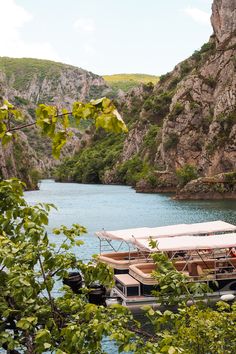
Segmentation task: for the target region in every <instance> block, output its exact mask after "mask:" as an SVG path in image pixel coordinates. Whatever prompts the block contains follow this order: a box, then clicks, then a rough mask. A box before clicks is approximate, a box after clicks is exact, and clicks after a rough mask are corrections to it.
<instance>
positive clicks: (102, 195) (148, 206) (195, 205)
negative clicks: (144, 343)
mask: <svg viewBox="0 0 236 354" xmlns="http://www.w3.org/2000/svg"><path fill="white" fill-rule="evenodd" d="M25 198H26V200H27V201H28V202H29V203H30V204H36V203H39V202H45V203H53V204H55V205H56V206H57V208H58V209H57V210H52V211H51V212H50V222H49V227H48V232H49V234H51V230H52V228H54V227H58V226H59V225H61V224H63V225H66V226H70V225H72V224H73V223H79V224H81V225H83V226H85V227H86V228H87V230H88V234H86V235H84V236H82V239H83V240H84V242H85V243H84V245H83V246H81V247H79V248H75V249H74V252H75V253H76V255H77V256H78V257H79V258H80V259H83V260H85V261H86V260H89V259H90V258H91V257H92V255H93V254H97V253H99V242H98V240H97V238H96V237H95V236H94V233H95V231H99V230H102V229H103V228H104V229H105V230H118V229H126V228H134V227H144V226H146V227H155V226H164V225H173V224H178V223H181V224H182V223H195V222H204V221H213V220H223V221H227V222H230V223H233V224H236V202H235V201H230V200H228V201H176V200H172V199H171V196H170V195H167V194H140V193H136V192H135V190H133V189H132V188H130V187H127V186H112V185H109V186H106V185H91V184H90V185H89V184H76V183H55V182H54V181H52V180H43V181H42V182H41V183H40V190H38V191H31V192H26V193H25ZM51 238H53V242H55V243H60V241H61V239H60V237H58V236H53V235H51ZM105 347H106V348H104V349H105V350H106V351H107V353H109V354H115V353H117V351H116V349H115V348H114V347H113V345H112V344H110V343H107V344H105Z"/></svg>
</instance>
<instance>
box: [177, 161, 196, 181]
mask: <svg viewBox="0 0 236 354" xmlns="http://www.w3.org/2000/svg"><path fill="white" fill-rule="evenodd" d="M176 176H177V179H178V181H179V184H180V185H181V186H184V185H185V184H187V183H188V182H190V181H191V180H192V179H196V178H197V177H198V173H197V169H196V167H195V166H193V165H190V164H186V165H184V166H183V167H182V168H178V169H177V170H176Z"/></svg>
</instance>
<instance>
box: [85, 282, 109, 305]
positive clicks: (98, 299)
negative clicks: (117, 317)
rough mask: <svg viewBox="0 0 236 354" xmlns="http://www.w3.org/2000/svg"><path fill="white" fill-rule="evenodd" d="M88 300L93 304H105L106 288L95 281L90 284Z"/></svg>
mask: <svg viewBox="0 0 236 354" xmlns="http://www.w3.org/2000/svg"><path fill="white" fill-rule="evenodd" d="M88 288H89V293H88V301H89V302H90V303H91V304H95V305H105V297H106V288H105V286H104V285H101V284H99V283H97V282H95V283H92V284H90V286H89V287H88Z"/></svg>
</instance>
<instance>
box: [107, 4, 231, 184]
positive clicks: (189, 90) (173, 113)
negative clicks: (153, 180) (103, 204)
mask: <svg viewBox="0 0 236 354" xmlns="http://www.w3.org/2000/svg"><path fill="white" fill-rule="evenodd" d="M235 16H236V2H235V1H234V0H215V1H214V3H213V6H212V17H211V21H212V25H213V29H214V34H213V35H212V36H211V38H210V41H209V42H208V43H206V44H205V45H203V46H202V48H201V50H200V51H196V52H195V53H194V54H193V55H192V57H190V58H189V59H187V60H185V61H184V62H182V63H180V64H178V65H177V66H176V67H175V68H174V70H173V71H172V72H171V73H168V74H167V75H165V76H163V77H161V80H160V82H159V83H158V84H157V85H156V86H155V87H154V88H153V90H152V91H151V92H150V93H149V95H148V96H147V95H146V96H144V97H143V102H142V104H140V105H139V108H140V114H139V118H138V122H137V123H136V124H134V125H133V126H132V127H131V129H130V132H129V135H128V137H127V139H126V141H125V144H124V149H123V153H122V155H121V158H120V160H119V161H118V162H119V163H122V162H124V161H125V160H126V159H129V158H130V157H131V156H132V154H139V155H140V156H141V157H142V158H144V159H145V158H146V159H147V160H149V161H150V162H151V164H152V166H154V168H155V169H156V170H157V171H158V170H159V171H161V170H162V171H166V172H168V183H169V173H173V181H174V180H175V178H174V176H175V171H176V169H181V168H183V167H184V166H185V165H188V164H189V165H193V166H195V168H196V170H197V172H198V175H199V176H212V175H215V174H219V173H222V172H227V171H232V170H235V169H236V36H235V29H236V18H235ZM137 94H140V93H137ZM136 100H137V98H136ZM126 101H127V102H126V106H125V107H126V110H127V107H128V108H129V109H130V110H131V109H132V105H133V104H135V102H136V101H135V97H130V94H128V95H127V96H126ZM133 102H134V103H133ZM125 114H126V111H125ZM153 124H155V125H159V126H160V127H161V128H162V129H161V132H162V135H161V139H160V136H158V135H157V137H156V150H157V151H156V153H155V156H154V159H150V155H151V154H150V149H149V148H147V149H144V148H143V144H142V141H143V140H144V139H145V137H146V136H147V134H148V130H149V127H150V126H151V125H153ZM137 136H138V138H137ZM152 148H153V147H152ZM153 151H154V150H153ZM113 174H114V171H113ZM139 185H140V184H139ZM141 185H142V183H141ZM162 185H163V181H162ZM149 188H150V185H149V186H148V187H147V189H149ZM155 188H156V187H155ZM144 190H145V187H144Z"/></svg>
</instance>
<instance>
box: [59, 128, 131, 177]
mask: <svg viewBox="0 0 236 354" xmlns="http://www.w3.org/2000/svg"><path fill="white" fill-rule="evenodd" d="M124 138H125V136H124V135H122V134H119V135H116V134H111V133H110V134H105V136H104V137H103V139H100V140H97V141H94V142H93V144H92V145H91V146H89V147H85V148H84V149H82V150H81V151H80V152H79V153H78V154H76V155H75V156H74V157H72V158H66V159H65V160H63V163H62V164H61V165H60V166H58V167H57V168H56V170H55V177H56V179H57V180H59V181H75V182H79V183H101V182H102V178H103V175H104V173H105V171H106V170H107V169H110V168H112V166H113V165H114V164H115V163H116V161H117V158H118V156H119V155H120V153H121V151H122V149H123V141H124Z"/></svg>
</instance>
